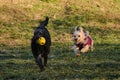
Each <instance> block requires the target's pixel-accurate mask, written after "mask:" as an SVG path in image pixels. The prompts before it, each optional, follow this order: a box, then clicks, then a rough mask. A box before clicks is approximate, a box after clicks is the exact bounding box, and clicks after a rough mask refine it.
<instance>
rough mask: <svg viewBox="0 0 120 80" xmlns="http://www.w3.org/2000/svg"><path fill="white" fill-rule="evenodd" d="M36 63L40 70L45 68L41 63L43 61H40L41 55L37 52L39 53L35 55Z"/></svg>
mask: <svg viewBox="0 0 120 80" xmlns="http://www.w3.org/2000/svg"><path fill="white" fill-rule="evenodd" d="M36 63H37V64H38V66H39V68H40V70H41V71H44V70H45V69H44V65H43V63H42V56H41V54H39V55H38V56H37V58H36Z"/></svg>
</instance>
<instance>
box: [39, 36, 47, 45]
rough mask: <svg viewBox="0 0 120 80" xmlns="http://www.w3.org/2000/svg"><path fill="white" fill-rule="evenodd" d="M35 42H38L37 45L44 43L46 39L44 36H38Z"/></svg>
mask: <svg viewBox="0 0 120 80" xmlns="http://www.w3.org/2000/svg"><path fill="white" fill-rule="evenodd" d="M37 43H38V44H39V45H45V43H46V40H45V38H44V37H40V38H39V39H38V40H37Z"/></svg>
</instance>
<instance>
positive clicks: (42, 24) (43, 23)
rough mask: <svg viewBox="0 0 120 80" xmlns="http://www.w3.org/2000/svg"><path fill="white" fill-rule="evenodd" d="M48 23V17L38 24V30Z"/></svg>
mask: <svg viewBox="0 0 120 80" xmlns="http://www.w3.org/2000/svg"><path fill="white" fill-rule="evenodd" d="M48 22H49V17H46V19H45V20H44V21H42V22H40V28H44V27H45V26H47V24H48Z"/></svg>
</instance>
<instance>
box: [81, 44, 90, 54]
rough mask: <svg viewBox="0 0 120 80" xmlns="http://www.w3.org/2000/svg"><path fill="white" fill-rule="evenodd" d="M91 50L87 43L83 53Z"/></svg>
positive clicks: (82, 50)
mask: <svg viewBox="0 0 120 80" xmlns="http://www.w3.org/2000/svg"><path fill="white" fill-rule="evenodd" d="M88 50H89V45H86V46H85V47H84V48H82V49H81V52H82V53H85V52H87V51H88Z"/></svg>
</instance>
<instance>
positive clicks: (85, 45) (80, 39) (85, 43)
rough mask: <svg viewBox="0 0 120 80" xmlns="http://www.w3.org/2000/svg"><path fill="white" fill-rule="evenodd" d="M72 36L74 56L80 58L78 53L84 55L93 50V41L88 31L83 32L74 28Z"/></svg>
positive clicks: (78, 28) (79, 28) (81, 29)
mask: <svg viewBox="0 0 120 80" xmlns="http://www.w3.org/2000/svg"><path fill="white" fill-rule="evenodd" d="M73 36H74V52H75V54H76V56H80V53H85V52H87V51H88V50H91V51H92V50H93V40H92V38H91V37H90V35H89V32H88V31H85V32H84V31H83V28H82V27H77V28H75V31H74V33H73Z"/></svg>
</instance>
